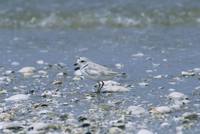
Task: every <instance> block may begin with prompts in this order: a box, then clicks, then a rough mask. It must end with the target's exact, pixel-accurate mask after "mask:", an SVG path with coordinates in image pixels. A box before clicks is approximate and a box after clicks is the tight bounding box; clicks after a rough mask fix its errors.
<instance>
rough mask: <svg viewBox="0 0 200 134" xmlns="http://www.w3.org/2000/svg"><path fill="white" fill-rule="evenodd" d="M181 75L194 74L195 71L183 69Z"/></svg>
mask: <svg viewBox="0 0 200 134" xmlns="http://www.w3.org/2000/svg"><path fill="white" fill-rule="evenodd" d="M181 75H182V76H194V75H195V73H194V72H192V71H182V72H181Z"/></svg>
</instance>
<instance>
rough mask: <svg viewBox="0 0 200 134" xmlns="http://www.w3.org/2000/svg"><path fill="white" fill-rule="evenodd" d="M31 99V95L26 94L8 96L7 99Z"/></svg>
mask: <svg viewBox="0 0 200 134" xmlns="http://www.w3.org/2000/svg"><path fill="white" fill-rule="evenodd" d="M28 99H29V95H26V94H17V95H13V96H11V97H9V98H6V99H5V101H15V102H17V101H25V100H28Z"/></svg>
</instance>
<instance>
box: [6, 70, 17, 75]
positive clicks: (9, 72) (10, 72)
mask: <svg viewBox="0 0 200 134" xmlns="http://www.w3.org/2000/svg"><path fill="white" fill-rule="evenodd" d="M13 73H15V71H13V70H7V71H6V72H5V75H10V74H13Z"/></svg>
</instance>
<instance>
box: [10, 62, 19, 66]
mask: <svg viewBox="0 0 200 134" xmlns="http://www.w3.org/2000/svg"><path fill="white" fill-rule="evenodd" d="M11 65H12V66H19V65H20V63H19V62H17V61H13V62H12V63H11Z"/></svg>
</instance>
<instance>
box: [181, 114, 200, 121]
mask: <svg viewBox="0 0 200 134" xmlns="http://www.w3.org/2000/svg"><path fill="white" fill-rule="evenodd" d="M182 117H183V118H184V120H188V121H193V120H198V119H199V115H198V114H197V113H194V112H193V113H192V112H186V113H184V114H183V115H182Z"/></svg>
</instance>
